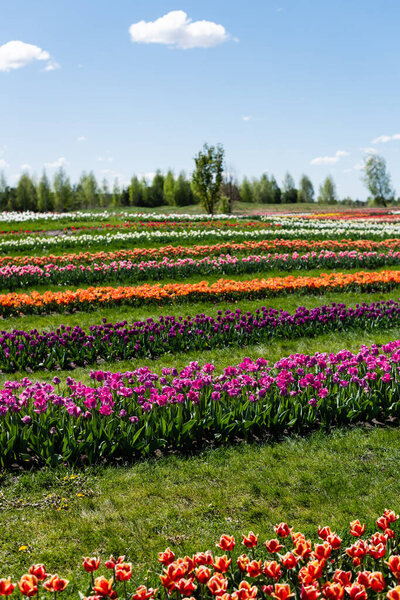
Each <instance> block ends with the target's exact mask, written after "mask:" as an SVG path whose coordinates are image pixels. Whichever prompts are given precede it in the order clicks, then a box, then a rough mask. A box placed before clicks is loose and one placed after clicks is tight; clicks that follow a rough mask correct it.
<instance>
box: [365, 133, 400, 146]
mask: <svg viewBox="0 0 400 600" xmlns="http://www.w3.org/2000/svg"><path fill="white" fill-rule="evenodd" d="M395 140H400V133H395V134H394V135H380V136H378V137H377V138H375V139H373V140H372V143H373V144H387V143H388V142H392V141H395Z"/></svg>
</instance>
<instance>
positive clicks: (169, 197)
mask: <svg viewBox="0 0 400 600" xmlns="http://www.w3.org/2000/svg"><path fill="white" fill-rule="evenodd" d="M164 198H165V202H166V203H167V204H169V205H170V206H175V177H174V174H173V172H172V171H171V170H170V171H168V173H167V174H166V176H165V179H164Z"/></svg>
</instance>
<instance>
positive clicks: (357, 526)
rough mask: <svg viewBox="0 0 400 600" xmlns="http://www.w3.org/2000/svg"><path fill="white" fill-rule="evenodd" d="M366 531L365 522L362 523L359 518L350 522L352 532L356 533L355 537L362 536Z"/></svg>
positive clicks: (352, 533)
mask: <svg viewBox="0 0 400 600" xmlns="http://www.w3.org/2000/svg"><path fill="white" fill-rule="evenodd" d="M364 532H365V523H363V524H362V525H361V523H360V521H359V520H358V519H357V520H356V521H352V522H351V523H350V533H351V535H354V537H360V536H362V535H363V534H364Z"/></svg>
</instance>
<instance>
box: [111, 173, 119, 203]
mask: <svg viewBox="0 0 400 600" xmlns="http://www.w3.org/2000/svg"><path fill="white" fill-rule="evenodd" d="M111 204H112V206H113V207H114V208H115V207H117V206H121V188H120V185H119V181H118V177H116V178H115V179H114V185H113V192H112V202H111Z"/></svg>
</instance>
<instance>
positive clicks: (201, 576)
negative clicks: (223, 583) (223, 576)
mask: <svg viewBox="0 0 400 600" xmlns="http://www.w3.org/2000/svg"><path fill="white" fill-rule="evenodd" d="M194 573H195V576H196V579H197V581H198V582H199V583H201V584H202V585H205V584H206V583H208V581H209V579H210V577H211V571H210V569H209V568H208V567H206V566H205V565H201V566H200V567H197V569H196V570H195V572H194Z"/></svg>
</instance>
